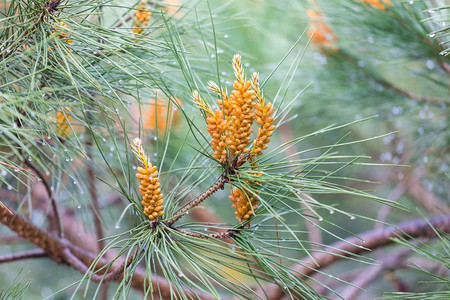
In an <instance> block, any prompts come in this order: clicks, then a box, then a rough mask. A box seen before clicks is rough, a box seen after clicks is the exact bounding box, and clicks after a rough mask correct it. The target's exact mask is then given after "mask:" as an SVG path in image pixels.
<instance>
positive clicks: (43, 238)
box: [0, 205, 214, 300]
mask: <svg viewBox="0 0 450 300" xmlns="http://www.w3.org/2000/svg"><path fill="white" fill-rule="evenodd" d="M0 223H2V224H4V225H6V226H8V227H9V229H11V230H12V231H14V232H16V233H17V234H18V235H19V236H20V237H22V238H23V239H25V240H27V241H29V242H31V243H33V244H35V245H36V246H38V247H39V248H41V249H42V250H43V251H45V253H46V254H47V255H48V256H49V257H50V258H51V259H53V260H54V261H55V262H57V263H59V264H69V265H71V266H72V264H76V263H78V264H77V267H78V268H81V267H82V265H80V264H79V262H81V263H83V264H84V265H85V266H90V265H91V264H92V263H93V262H94V261H96V259H97V254H95V253H93V252H90V251H87V250H84V249H82V248H80V247H78V246H76V245H73V244H71V243H70V242H69V241H67V240H65V239H63V238H60V237H57V236H53V235H51V234H49V233H48V232H46V231H45V230H42V229H39V228H38V227H36V226H35V225H33V224H31V223H30V222H29V221H27V220H26V219H24V218H23V217H21V216H18V215H16V214H14V213H11V212H10V210H9V209H8V208H7V207H6V206H5V205H0ZM67 248H68V249H69V250H70V253H72V254H73V255H74V256H75V257H76V258H77V260H74V261H70V262H69V261H67V260H68V259H69V258H68V257H69V256H68V254H67V253H68V251H67V250H65V249H67ZM71 258H72V259H73V257H71ZM70 263H72V264H70ZM108 264H110V261H109V260H107V259H105V258H100V259H98V262H97V264H96V265H95V266H96V267H100V268H101V267H103V266H106V265H108ZM114 270H116V268H114ZM122 278H123V276H120V277H119V278H117V279H116V280H115V281H116V282H120V281H121V280H122ZM130 280H131V286H132V287H133V288H135V289H137V290H140V291H146V290H149V289H150V286H149V285H151V286H152V291H153V293H154V296H155V297H156V298H158V297H159V298H160V299H170V298H173V296H174V293H175V292H174V288H173V286H172V285H171V284H170V283H169V282H168V281H167V280H166V279H164V278H162V277H160V276H153V277H152V278H151V279H150V278H149V277H148V275H147V274H146V273H145V271H144V270H142V269H136V270H135V272H134V274H133V276H132V278H131V279H130ZM183 292H184V293H185V295H186V297H187V298H193V299H196V298H201V299H205V300H213V299H214V298H213V297H210V296H208V295H205V294H203V293H201V292H199V291H191V290H184V291H183Z"/></svg>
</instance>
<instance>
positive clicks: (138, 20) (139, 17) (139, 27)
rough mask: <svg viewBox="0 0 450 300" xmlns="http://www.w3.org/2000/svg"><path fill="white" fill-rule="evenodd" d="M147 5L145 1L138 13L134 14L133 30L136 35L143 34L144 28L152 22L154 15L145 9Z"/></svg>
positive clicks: (137, 10)
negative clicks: (151, 18)
mask: <svg viewBox="0 0 450 300" xmlns="http://www.w3.org/2000/svg"><path fill="white" fill-rule="evenodd" d="M146 4H147V1H144V0H143V1H142V2H141V4H139V5H138V7H137V8H136V12H135V13H134V22H133V28H132V29H131V31H132V32H133V33H134V34H141V33H142V32H144V28H143V27H145V26H147V25H148V21H150V17H151V15H152V13H151V12H150V10H149V9H148V8H146V7H145V5H146Z"/></svg>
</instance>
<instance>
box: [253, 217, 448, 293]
mask: <svg viewBox="0 0 450 300" xmlns="http://www.w3.org/2000/svg"><path fill="white" fill-rule="evenodd" d="M430 224H431V226H433V227H434V228H436V229H437V230H441V231H444V232H450V215H443V216H439V217H434V218H431V219H429V220H428V222H427V221H426V220H422V219H419V220H413V221H409V222H404V223H401V224H399V225H397V226H393V227H384V228H381V229H376V230H372V231H368V232H365V233H362V234H360V235H359V237H349V238H347V239H346V240H345V241H338V242H336V243H334V244H332V245H331V246H329V247H328V248H326V249H324V250H323V251H320V252H319V251H317V252H314V253H312V254H311V255H310V257H308V258H305V259H304V260H302V261H301V262H300V263H298V264H296V265H294V266H293V267H292V273H294V274H296V275H297V277H298V278H300V279H304V278H306V277H307V276H310V275H312V274H313V273H315V272H316V271H318V270H320V269H323V268H325V267H327V266H329V265H331V264H333V263H335V262H336V261H338V260H340V259H342V258H344V257H352V256H354V255H357V254H360V253H363V252H365V251H370V250H373V249H376V248H380V247H384V246H387V245H389V244H391V243H393V240H392V239H393V238H396V237H403V238H406V239H410V238H417V237H435V232H434V230H433V227H431V226H430ZM265 290H266V291H268V292H267V294H268V296H269V297H268V298H269V299H271V300H276V299H281V297H282V296H283V295H284V291H283V290H282V289H281V288H280V287H279V286H278V285H275V284H268V285H267V286H266V287H265ZM258 293H259V294H260V295H262V294H263V291H262V290H260V291H258Z"/></svg>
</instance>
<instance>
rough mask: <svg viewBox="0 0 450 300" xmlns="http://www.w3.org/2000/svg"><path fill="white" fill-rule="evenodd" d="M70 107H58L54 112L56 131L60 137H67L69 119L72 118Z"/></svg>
mask: <svg viewBox="0 0 450 300" xmlns="http://www.w3.org/2000/svg"><path fill="white" fill-rule="evenodd" d="M71 112H72V110H71V109H70V107H65V108H62V109H59V110H58V111H57V112H56V125H57V126H58V128H57V132H58V134H59V135H60V136H61V137H62V138H67V136H68V135H69V133H70V125H69V123H70V120H71V119H72V116H71V114H70V113H71Z"/></svg>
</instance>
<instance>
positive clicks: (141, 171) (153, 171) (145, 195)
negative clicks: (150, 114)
mask: <svg viewBox="0 0 450 300" xmlns="http://www.w3.org/2000/svg"><path fill="white" fill-rule="evenodd" d="M132 150H133V152H134V154H136V156H137V158H138V159H139V161H140V163H141V167H138V168H137V171H138V172H137V173H136V177H137V179H138V180H139V182H140V183H141V185H140V186H139V191H140V192H141V195H142V202H141V203H142V204H143V205H144V214H145V215H146V216H147V217H148V218H149V219H150V220H157V219H158V217H161V216H162V215H163V214H164V212H163V204H164V200H163V199H162V198H163V194H161V189H160V188H159V187H160V183H159V178H158V170H157V168H156V167H155V166H153V165H152V164H151V163H150V162H149V161H148V158H147V156H146V155H145V153H144V150H143V148H142V142H141V140H140V139H139V138H136V139H134V140H133V144H132Z"/></svg>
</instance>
